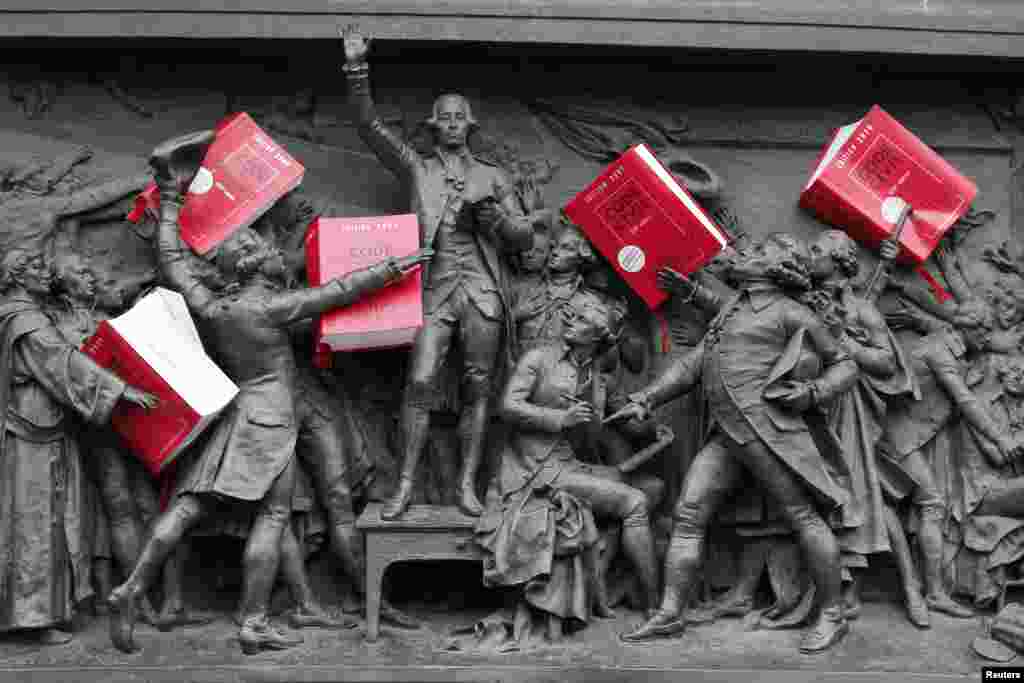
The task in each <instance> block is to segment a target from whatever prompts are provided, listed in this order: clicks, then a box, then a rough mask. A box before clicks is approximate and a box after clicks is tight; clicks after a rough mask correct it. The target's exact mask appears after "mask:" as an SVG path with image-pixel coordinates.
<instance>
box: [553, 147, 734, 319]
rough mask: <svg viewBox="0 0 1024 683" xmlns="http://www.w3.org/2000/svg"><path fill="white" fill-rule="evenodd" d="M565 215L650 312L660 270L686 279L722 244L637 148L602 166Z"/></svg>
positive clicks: (721, 235)
mask: <svg viewBox="0 0 1024 683" xmlns="http://www.w3.org/2000/svg"><path fill="white" fill-rule="evenodd" d="M564 213H565V215H566V216H567V217H568V218H569V220H571V221H572V222H573V223H575V224H576V225H578V226H579V227H580V229H581V230H583V232H584V233H585V234H586V236H587V238H588V239H589V240H590V241H591V243H593V245H594V246H595V247H596V248H597V250H598V251H600V252H601V253H602V254H603V255H604V257H605V258H606V259H607V260H608V262H609V263H611V264H612V267H613V268H614V269H615V271H616V272H617V273H618V274H619V275H620V276H621V277H622V279H623V280H625V282H626V283H627V284H628V285H629V286H630V287H631V288H632V289H633V291H634V292H636V293H637V295H638V296H639V297H640V298H641V299H643V300H644V302H645V303H646V304H647V305H648V306H649V307H650V308H652V309H654V308H657V307H658V306H659V305H660V304H661V303H662V302H663V301H664V300H665V299H666V298H667V297H668V295H667V294H666V293H665V292H664V291H663V290H661V289H660V288H659V287H658V283H657V272H658V270H660V269H661V268H664V267H670V268H673V269H675V270H677V271H679V272H680V273H683V274H684V275H688V274H690V273H692V272H694V271H695V270H698V269H700V268H701V267H702V266H704V264H706V263H707V262H708V261H710V260H711V259H712V258H714V257H715V255H716V254H718V252H720V251H721V250H722V247H724V246H725V245H726V244H727V242H728V237H727V235H726V233H725V231H723V230H722V229H721V228H719V227H718V226H717V225H715V222H714V221H713V220H712V219H711V217H710V216H708V215H707V213H706V212H705V211H704V210H703V209H702V208H701V207H700V206H699V205H698V204H697V202H696V201H694V199H693V197H691V196H690V193H689V192H687V191H686V189H685V188H683V187H682V186H681V185H680V184H679V182H678V181H677V180H676V179H675V178H674V177H673V176H672V174H671V173H669V171H668V170H667V169H666V168H665V167H664V166H663V165H662V163H661V162H660V161H658V160H657V159H656V158H655V156H654V154H652V153H651V151H650V149H648V147H647V145H642V144H641V145H637V146H635V147H633V148H632V149H630V150H629V151H628V152H626V153H625V154H623V155H622V156H621V157H619V158H618V160H616V161H615V162H613V163H612V164H611V165H610V166H609V167H608V168H607V169H605V171H604V172H603V173H601V175H599V176H598V177H597V179H596V180H594V182H592V183H591V184H590V185H589V186H588V187H587V188H586V189H585V190H583V191H582V192H580V193H579V194H577V195H576V196H575V197H574V198H573V199H572V200H571V201H570V202H569V203H568V204H566V206H565V209H564Z"/></svg>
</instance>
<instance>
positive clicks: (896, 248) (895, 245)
mask: <svg viewBox="0 0 1024 683" xmlns="http://www.w3.org/2000/svg"><path fill="white" fill-rule="evenodd" d="M899 253H900V243H899V242H897V241H896V240H893V239H888V240H885V241H883V242H882V245H881V246H880V247H879V248H878V258H880V259H881V260H883V261H886V262H889V261H895V260H896V257H897V256H899Z"/></svg>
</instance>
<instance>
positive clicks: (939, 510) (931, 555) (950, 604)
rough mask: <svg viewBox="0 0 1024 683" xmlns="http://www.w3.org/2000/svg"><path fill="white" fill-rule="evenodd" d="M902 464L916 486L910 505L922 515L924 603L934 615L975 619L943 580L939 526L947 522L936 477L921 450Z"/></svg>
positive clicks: (920, 533) (921, 546) (919, 543)
mask: <svg viewBox="0 0 1024 683" xmlns="http://www.w3.org/2000/svg"><path fill="white" fill-rule="evenodd" d="M903 465H904V467H906V468H907V470H908V472H910V473H911V474H912V477H913V479H914V481H915V482H917V484H918V485H917V487H916V488H915V490H914V492H913V502H914V505H915V506H917V508H918V510H920V512H921V528H920V530H919V531H918V534H917V541H918V545H919V547H920V550H921V560H922V564H923V567H922V569H923V571H922V574H924V587H925V602H927V603H928V609H930V610H931V611H933V612H943V613H945V614H948V615H949V616H951V617H957V618H959V619H969V618H971V617H973V616H974V612H973V610H971V609H969V608H967V607H964V606H963V605H961V604H960V603H958V602H956V601H955V600H953V598H951V597H950V596H949V593H948V592H947V590H946V584H945V581H943V579H942V547H943V540H942V525H943V522H945V519H946V504H945V500H944V498H943V495H942V492H941V491H940V489H939V486H938V484H937V483H936V482H935V474H934V472H932V468H931V466H930V465H928V462H927V461H926V460H925V458H924V455H923V454H922V453H921V451H915V452H914V453H911V454H910V455H908V456H907V457H906V459H905V460H904V461H903Z"/></svg>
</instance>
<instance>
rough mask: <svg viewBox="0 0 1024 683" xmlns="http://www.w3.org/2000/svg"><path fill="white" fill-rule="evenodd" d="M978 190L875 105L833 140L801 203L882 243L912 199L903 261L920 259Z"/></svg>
mask: <svg viewBox="0 0 1024 683" xmlns="http://www.w3.org/2000/svg"><path fill="white" fill-rule="evenodd" d="M977 194H978V188H977V186H976V185H975V184H974V183H973V182H971V180H969V179H968V178H966V177H964V176H963V175H962V174H961V173H960V172H959V171H957V170H956V169H955V168H953V166H951V165H950V164H949V163H948V162H947V161H946V160H945V159H943V158H942V157H940V156H939V155H938V154H936V153H935V152H934V151H932V149H931V148H929V147H928V146H927V145H925V144H924V143H923V142H921V140H919V139H918V138H917V137H916V136H915V135H914V134H913V133H911V132H910V131H909V130H907V129H906V128H904V127H903V126H902V125H901V124H900V122H899V121H897V120H896V119H894V118H893V117H892V116H890V115H889V114H887V113H886V112H885V111H884V110H883V109H882V108H881V107H879V106H878V105H875V106H874V107H872V108H871V111H869V112H868V113H867V115H866V116H865V117H864V118H862V119H861V120H860V121H857V122H855V123H851V124H850V125H848V126H844V127H843V128H840V129H839V130H838V131H837V132H836V134H835V135H834V136H833V137H832V141H831V142H830V143H829V145H828V146H827V147H826V148H825V150H824V152H823V153H822V155H821V157H820V158H819V160H818V163H817V164H816V165H815V168H814V172H813V173H812V175H811V179H810V180H809V181H808V182H807V185H806V186H805V187H804V190H803V192H802V193H801V194H800V206H802V207H804V208H805V209H807V210H809V211H811V212H812V213H814V214H815V215H817V216H818V217H819V218H820V219H821V220H823V221H825V222H826V223H829V224H831V225H834V226H836V227H838V228H842V229H843V230H846V232H848V233H849V234H850V236H851V237H853V238H854V239H856V240H858V241H860V242H863V243H865V244H866V245H868V246H871V247H877V246H878V243H879V242H880V241H882V240H884V239H886V238H888V237H889V236H890V235H892V234H893V231H894V229H895V225H896V221H897V220H898V219H899V216H900V212H901V211H902V209H903V206H904V202H906V203H909V204H910V206H911V208H912V210H913V213H912V214H911V215H910V218H909V219H908V220H907V222H906V224H905V225H904V228H903V232H902V233H901V234H900V240H899V241H900V246H901V247H902V249H901V251H900V259H901V260H902V261H904V262H908V263H917V264H920V263H924V261H926V260H927V259H928V256H929V255H931V253H932V251H933V250H934V249H935V247H936V246H937V245H938V243H939V241H940V240H941V239H942V236H943V235H945V234H946V232H947V231H948V230H949V228H950V227H951V226H952V225H953V223H954V222H956V220H957V219H958V218H960V217H961V216H963V215H964V213H966V212H967V209H968V208H969V207H970V204H971V202H972V201H974V197H975V196H976V195H977Z"/></svg>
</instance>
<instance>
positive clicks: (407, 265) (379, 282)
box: [267, 249, 433, 325]
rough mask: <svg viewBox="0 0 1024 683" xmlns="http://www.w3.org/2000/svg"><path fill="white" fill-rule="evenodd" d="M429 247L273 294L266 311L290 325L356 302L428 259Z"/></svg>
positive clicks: (282, 322)
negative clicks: (311, 284) (312, 285)
mask: <svg viewBox="0 0 1024 683" xmlns="http://www.w3.org/2000/svg"><path fill="white" fill-rule="evenodd" d="M432 254H433V252H432V251H431V250H429V249H421V250H420V251H418V252H416V253H414V254H412V255H411V256H405V257H403V258H400V259H386V260H384V261H381V262H380V263H377V264H374V265H372V266H370V267H369V268H363V269H360V270H355V271H352V272H351V273H349V274H347V275H345V276H343V277H340V278H335V279H334V280H331V281H330V282H328V283H327V284H325V285H322V286H320V287H310V288H306V289H297V290H292V291H288V292H282V293H280V294H275V295H274V296H273V297H272V298H271V299H270V300H269V301H268V302H267V314H268V315H269V316H270V319H271V320H272V321H273V322H274V323H275V324H278V325H292V324H294V323H296V322H298V321H300V320H303V319H305V318H312V317H313V316H316V315H321V314H323V313H326V312H328V311H331V310H333V309H335V308H341V307H343V306H348V305H350V304H353V303H355V302H356V301H358V300H359V299H360V298H362V297H364V296H366V295H367V294H370V293H371V292H375V291H377V290H378V289H381V288H383V287H386V286H388V285H390V284H392V283H395V282H398V281H399V280H400V279H402V277H403V276H404V275H405V274H406V273H409V272H411V271H412V270H413V269H414V268H416V267H417V266H419V265H420V264H422V263H425V262H426V261H427V260H429V259H430V257H431V255H432Z"/></svg>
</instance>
